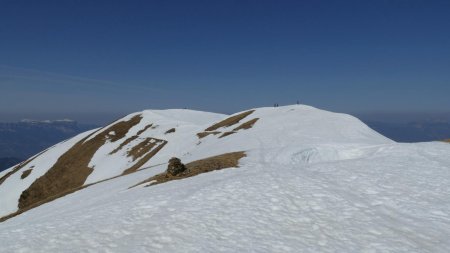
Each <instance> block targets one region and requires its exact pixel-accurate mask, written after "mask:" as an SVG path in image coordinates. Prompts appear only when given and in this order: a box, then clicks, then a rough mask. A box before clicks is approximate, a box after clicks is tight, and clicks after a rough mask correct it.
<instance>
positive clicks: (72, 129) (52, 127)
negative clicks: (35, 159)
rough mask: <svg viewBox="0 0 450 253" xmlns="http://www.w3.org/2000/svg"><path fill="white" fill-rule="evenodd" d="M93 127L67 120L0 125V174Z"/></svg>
mask: <svg viewBox="0 0 450 253" xmlns="http://www.w3.org/2000/svg"><path fill="white" fill-rule="evenodd" d="M95 127H96V126H95V125H88V124H78V123H77V122H76V121H73V120H68V119H64V120H44V121H37V120H29V119H26V120H22V121H20V122H14V123H0V171H2V170H3V169H6V168H8V167H10V166H12V165H14V164H16V163H18V162H20V161H22V160H24V159H27V158H28V157H30V156H32V155H34V154H36V153H37V152H39V151H41V150H43V149H46V148H48V147H50V146H52V145H54V144H56V143H58V142H60V141H63V140H65V139H68V138H70V137H73V136H74V135H76V134H78V133H81V132H84V131H86V130H89V129H92V128H95Z"/></svg>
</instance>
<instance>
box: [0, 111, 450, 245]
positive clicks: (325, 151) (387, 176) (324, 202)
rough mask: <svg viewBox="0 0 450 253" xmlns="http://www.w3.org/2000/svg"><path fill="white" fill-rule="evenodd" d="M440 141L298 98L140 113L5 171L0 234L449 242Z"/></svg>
mask: <svg viewBox="0 0 450 253" xmlns="http://www.w3.org/2000/svg"><path fill="white" fill-rule="evenodd" d="M449 152H450V146H449V145H448V144H444V143H440V142H435V143H418V144H400V143H395V142H393V141H391V140H389V139H388V138H386V137H384V136H382V135H380V134H378V133H377V132H375V131H373V130H372V129H370V128H369V127H367V126H366V125H365V124H363V123H362V122H361V121H360V120H358V119H357V118H355V117H352V116H350V115H346V114H339V113H332V112H328V111H323V110H319V109H316V108H313V107H310V106H305V105H292V106H282V107H275V108H256V109H251V110H247V111H243V112H239V113H236V114H233V115H222V114H215V113H208V112H199V111H192V110H182V109H180V110H176V109H174V110H146V111H142V112H137V113H133V114H130V115H128V116H126V117H124V118H122V119H119V120H117V121H115V122H113V123H111V124H110V125H108V126H105V127H103V128H99V129H94V130H91V131H88V132H85V133H82V134H80V135H78V136H76V137H74V138H72V139H69V140H66V141H64V142H61V143H59V144H57V145H55V146H53V147H51V148H49V149H47V150H44V151H42V152H41V153H39V154H37V155H35V156H33V157H31V158H30V159H28V160H26V161H24V162H22V163H21V164H18V165H16V166H15V167H12V168H10V169H8V170H6V171H4V172H1V173H0V216H4V218H3V220H7V221H5V222H3V223H0V228H1V229H0V241H2V247H3V248H4V249H6V250H7V251H18V250H23V251H36V250H37V251H42V252H45V251H49V250H50V251H51V250H53V251H55V250H56V251H71V250H73V249H77V251H80V250H81V251H89V250H94V251H95V250H96V249H100V251H102V250H105V251H109V250H111V251H120V252H121V251H127V252H148V251H155V252H161V251H164V252H198V251H202V252H205V251H206V252H210V251H218V250H220V251H227V252H236V251H257V252H260V251H272V252H279V251H283V252H286V251H302V250H306V251H308V250H310V251H333V250H335V251H336V250H338V251H357V252H360V251H364V250H368V251H370V250H375V251H376V250H380V251H386V250H387V251H389V250H396V251H402V250H403V251H411V250H412V251H414V250H417V249H420V251H424V252H427V251H429V252H436V251H442V252H445V251H446V250H448V249H450V244H449V242H448V241H446V240H445V239H444V237H445V235H448V234H449V233H450V223H448V219H449V216H448V210H450V202H449V201H447V200H446V198H447V197H448V194H450V192H449V190H448V189H450V170H449V168H450V157H449V156H448V154H449ZM175 158H176V159H175ZM169 160H171V161H174V162H173V163H172V164H171V166H172V167H171V166H169V167H170V168H172V169H173V168H175V169H174V170H173V171H174V172H173V171H170V172H171V173H168V172H166V169H167V167H168V162H169ZM174 164H175V165H174ZM173 166H175V167H173ZM178 168H179V169H178ZM172 172H173V173H172ZM49 228H52V229H49ZM20 238H26V239H24V240H21V239H20ZM48 238H53V239H52V240H48ZM41 241H45V243H40V242H41ZM68 241H69V242H70V243H67V242H68ZM69 245H70V246H69ZM99 247H100V248H99Z"/></svg>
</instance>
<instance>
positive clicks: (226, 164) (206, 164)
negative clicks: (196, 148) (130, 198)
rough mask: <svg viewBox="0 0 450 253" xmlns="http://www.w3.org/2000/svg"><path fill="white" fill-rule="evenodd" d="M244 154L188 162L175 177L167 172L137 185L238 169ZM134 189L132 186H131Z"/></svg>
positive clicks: (224, 155) (227, 154) (234, 153)
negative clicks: (184, 169) (227, 169)
mask: <svg viewBox="0 0 450 253" xmlns="http://www.w3.org/2000/svg"><path fill="white" fill-rule="evenodd" d="M245 156H246V155H245V152H243V151H240V152H232V153H226V154H222V155H217V156H211V157H208V158H205V159H201V160H197V161H193V162H190V163H188V164H186V168H187V169H186V171H185V172H182V173H180V174H177V175H176V176H173V175H171V174H169V173H167V172H164V173H161V174H158V175H155V176H153V177H151V178H149V179H147V180H145V181H142V182H140V183H138V184H136V185H135V186H137V185H140V184H144V183H149V182H150V184H149V185H147V186H150V185H155V184H161V183H165V182H168V181H172V180H179V179H183V178H188V177H193V176H196V175H199V174H202V173H206V172H210V171H214V170H221V169H226V168H233V167H238V165H239V160H240V159H241V158H242V157H245ZM132 187H134V186H132Z"/></svg>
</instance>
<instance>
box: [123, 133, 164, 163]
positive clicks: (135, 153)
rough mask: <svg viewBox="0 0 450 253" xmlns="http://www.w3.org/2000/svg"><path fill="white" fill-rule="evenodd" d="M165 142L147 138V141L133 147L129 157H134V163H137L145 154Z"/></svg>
mask: <svg viewBox="0 0 450 253" xmlns="http://www.w3.org/2000/svg"><path fill="white" fill-rule="evenodd" d="M163 142H164V141H163V140H158V139H154V138H145V140H143V141H141V142H140V143H139V144H137V145H136V146H134V147H132V148H131V149H130V150H129V151H128V156H131V157H133V161H135V160H136V159H137V158H139V157H141V156H143V155H144V154H146V153H147V152H149V151H150V150H152V149H153V148H154V147H155V146H157V145H160V144H162V143H163Z"/></svg>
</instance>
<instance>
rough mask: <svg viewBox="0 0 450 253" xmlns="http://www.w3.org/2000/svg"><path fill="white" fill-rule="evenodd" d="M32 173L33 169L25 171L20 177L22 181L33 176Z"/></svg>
mask: <svg viewBox="0 0 450 253" xmlns="http://www.w3.org/2000/svg"><path fill="white" fill-rule="evenodd" d="M31 171H33V169H28V170H24V171H23V172H22V175H20V179H24V178H26V177H28V175H30V174H31Z"/></svg>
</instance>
